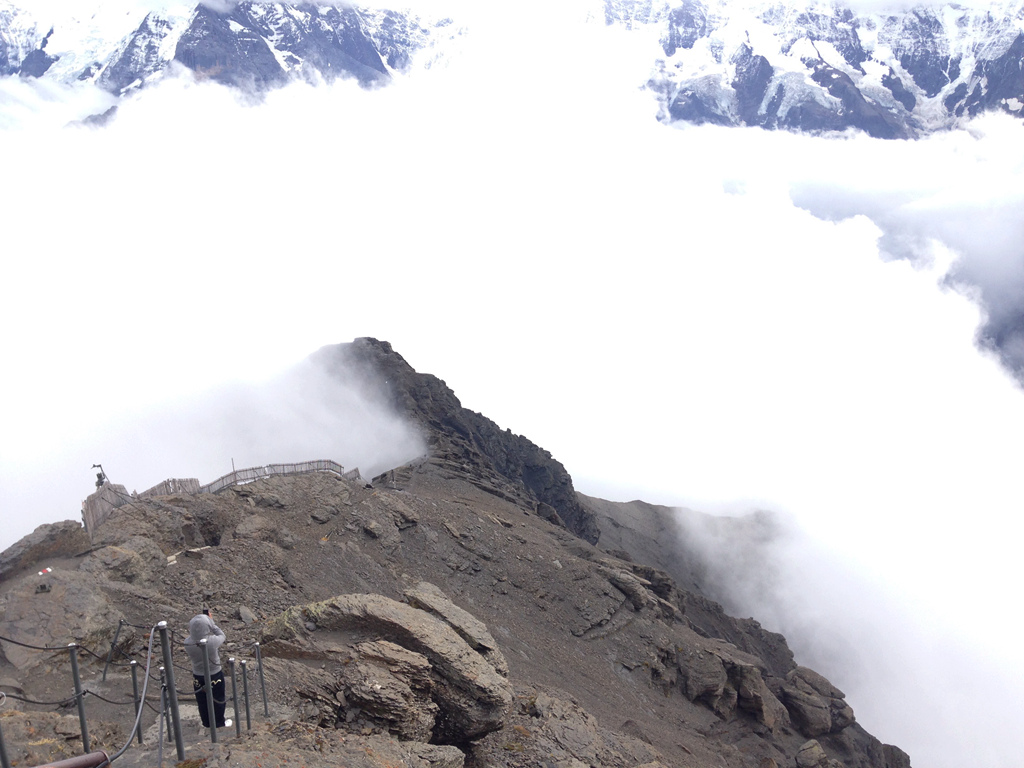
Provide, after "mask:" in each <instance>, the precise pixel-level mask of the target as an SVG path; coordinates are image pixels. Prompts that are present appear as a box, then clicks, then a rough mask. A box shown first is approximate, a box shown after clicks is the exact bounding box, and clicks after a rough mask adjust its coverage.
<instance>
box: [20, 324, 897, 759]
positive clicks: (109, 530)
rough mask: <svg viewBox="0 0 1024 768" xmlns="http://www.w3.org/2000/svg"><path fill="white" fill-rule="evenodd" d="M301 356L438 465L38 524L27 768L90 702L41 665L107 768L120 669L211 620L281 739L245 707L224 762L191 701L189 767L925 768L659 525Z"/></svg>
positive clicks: (511, 444) (147, 724)
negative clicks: (245, 723)
mask: <svg viewBox="0 0 1024 768" xmlns="http://www.w3.org/2000/svg"><path fill="white" fill-rule="evenodd" d="M312 361H313V363H314V364H315V366H317V367H319V368H321V369H322V370H326V371H329V372H332V373H333V374H335V375H339V376H345V377H346V380H347V381H349V382H352V381H358V382H359V386H362V387H366V388H372V389H373V390H374V391H375V392H377V393H383V395H382V396H383V397H384V398H386V400H387V401H389V402H390V403H391V405H392V407H393V408H394V410H395V411H396V412H397V413H399V414H401V415H403V416H404V417H406V418H408V419H410V420H411V421H413V423H415V424H417V425H418V426H419V427H420V429H421V431H422V432H423V435H424V438H425V442H426V443H427V444H428V446H429V448H428V451H427V454H426V455H425V456H424V457H422V458H420V459H418V460H416V461H414V462H411V463H409V464H406V465H403V466H401V467H396V468H395V469H394V470H391V471H388V472H386V473H384V474H382V475H380V476H378V477H376V478H374V479H373V481H372V482H369V483H367V482H365V481H363V480H361V479H359V478H357V477H355V476H354V475H351V474H350V475H347V476H346V475H341V474H338V473H335V472H312V473H307V474H301V475H278V476H268V477H264V478H261V479H257V480H255V481H252V482H248V483H245V484H240V485H233V486H229V487H227V488H224V489H222V490H220V491H219V492H217V493H196V494H192V493H184V492H181V493H172V494H168V495H161V496H144V497H133V498H131V500H130V501H127V502H126V503H125V504H123V505H122V506H120V507H118V508H116V509H114V510H113V511H112V512H111V513H110V516H109V517H108V518H107V519H106V520H105V521H104V522H103V523H102V524H100V525H98V526H96V527H95V528H94V530H92V531H91V532H90V533H86V531H85V530H84V529H83V528H82V527H81V526H80V525H79V524H78V523H77V522H74V521H66V522H62V523H54V524H47V525H43V526H40V527H39V528H38V529H37V530H36V531H35V532H34V533H33V534H31V535H29V536H28V537H25V538H24V539H22V540H21V541H20V542H18V543H17V544H16V545H14V546H13V547H11V548H9V549H8V550H7V551H5V552H4V553H2V554H0V690H3V691H4V692H5V693H8V694H10V696H9V697H8V699H7V701H6V702H5V703H4V704H3V706H2V707H0V726H2V728H3V733H4V736H5V739H6V743H7V750H8V753H9V755H10V757H11V760H12V765H17V766H26V765H28V766H31V765H37V764H40V763H43V762H45V761H48V760H51V759H54V758H57V757H62V756H67V755H70V754H73V753H76V752H80V751H81V749H82V743H81V735H80V731H79V729H78V727H77V726H78V718H77V717H76V716H75V715H74V709H73V706H72V707H70V708H69V707H67V706H65V707H63V708H62V707H59V706H58V707H55V706H42V705H34V704H28V703H25V702H24V701H20V700H19V699H29V700H32V701H54V700H66V699H67V696H68V693H69V690H70V687H71V683H70V678H69V673H68V666H69V661H68V655H67V654H66V653H64V652H62V651H61V652H50V651H38V650H35V649H34V648H29V647H26V646H40V647H50V648H63V647H64V646H66V644H67V643H69V642H72V641H74V642H78V643H81V644H82V645H83V646H85V647H86V648H87V649H89V651H91V653H92V654H95V655H89V654H87V653H86V652H85V651H83V652H82V654H81V655H82V675H83V680H84V683H83V684H84V687H85V688H86V689H87V690H89V691H90V694H89V695H87V696H86V702H87V712H88V722H89V726H90V732H91V734H92V740H93V743H92V748H93V749H97V748H103V749H107V750H111V751H112V750H114V749H117V748H119V747H121V746H122V745H123V744H124V743H125V741H126V740H127V738H128V735H129V730H130V727H131V726H130V723H131V716H130V714H126V705H125V702H126V701H127V702H129V703H130V701H131V697H130V692H131V684H130V679H129V677H128V674H127V669H126V667H125V666H124V664H125V662H126V661H127V660H128V659H129V658H134V659H136V660H138V661H139V662H141V663H142V664H143V665H144V664H145V662H146V650H147V647H148V643H149V637H150V636H149V632H148V629H147V628H149V627H152V626H153V625H154V624H155V622H157V621H159V620H166V621H167V622H168V623H169V625H170V626H171V628H172V629H173V630H174V633H173V634H174V637H175V638H176V640H175V642H174V643H173V647H174V649H175V651H174V652H175V655H176V660H175V666H176V667H177V666H178V665H179V664H184V663H185V661H184V654H183V653H182V651H181V649H180V647H179V646H178V643H177V641H178V640H180V639H181V637H182V635H183V632H184V631H185V628H186V627H187V625H188V620H189V618H190V617H191V616H192V615H193V614H194V613H195V612H196V611H197V609H198V608H199V607H201V606H204V605H205V606H209V607H210V608H211V609H212V612H213V616H214V618H215V619H216V620H217V621H218V622H219V624H220V625H221V626H222V627H223V628H224V630H225V632H226V633H227V637H228V645H227V646H226V649H227V653H225V652H224V651H222V658H227V656H228V655H231V656H236V657H238V658H239V659H248V660H249V662H250V663H253V658H252V656H253V648H252V643H253V642H256V641H259V642H260V643H261V648H262V655H263V657H264V667H265V673H266V685H267V691H268V698H269V701H268V712H269V716H265V715H264V713H263V711H262V707H261V706H260V705H259V703H258V702H259V699H258V694H254V695H255V696H256V697H257V698H256V699H255V701H254V703H253V711H254V716H253V727H252V729H251V730H248V729H245V728H243V729H242V733H241V736H238V737H236V736H235V733H234V730H233V729H228V730H227V731H224V730H222V731H220V732H219V733H220V734H221V735H220V741H219V742H218V744H216V745H214V744H211V743H210V741H209V737H208V736H206V735H204V733H203V732H202V731H201V729H200V728H199V726H198V715H197V712H196V709H195V705H194V704H193V703H190V699H191V697H190V696H189V695H182V696H181V697H180V700H181V704H182V722H183V724H184V726H183V727H184V742H185V749H186V755H187V761H188V762H187V763H183V765H184V764H187V765H189V766H196V767H198V766H207V767H208V768H214V767H215V766H246V767H247V768H248V767H249V766H254V765H256V766H259V768H267V767H268V766H286V765H287V766H296V765H303V766H307V768H320V767H321V766H322V767H323V768H326V767H327V766H337V765H345V766H349V767H352V768H362V767H363V766H410V768H411V767H413V766H415V767H417V768H426V767H427V766H438V767H442V766H445V767H449V768H461V767H468V768H482V767H483V766H494V767H495V768H497V767H498V766H508V767H512V766H516V767H521V768H527V767H530V768H533V767H536V766H548V767H551V768H554V767H556V766H557V767H558V768H583V767H584V766H593V767H594V768H605V767H607V768H613V767H614V768H641V767H642V768H660V767H666V768H667V767H669V766H692V767H694V768H703V767H704V766H708V767H709V768H710V766H727V767H729V768H741V767H743V768H780V767H781V766H786V767H787V768H788V767H790V766H797V767H798V768H812V766H818V767H820V768H908V766H909V765H910V760H909V758H908V757H907V755H906V754H905V753H903V752H902V751H901V750H900V749H898V748H897V747H893V746H889V745H884V744H882V743H880V742H879V741H878V740H877V739H875V738H874V737H873V736H871V735H870V734H868V733H867V732H866V731H865V730H864V729H863V728H862V727H861V726H860V725H859V724H858V723H857V721H856V717H855V714H854V711H853V709H852V708H851V706H850V704H849V703H847V702H846V699H845V696H844V694H843V692H842V691H840V690H839V689H838V688H836V687H835V686H834V685H832V684H831V683H830V682H829V681H828V680H827V679H825V678H824V677H823V676H822V675H820V674H818V673H816V672H815V671H813V670H810V669H807V668H805V667H802V666H799V665H798V663H797V661H796V660H794V658H793V654H792V652H791V651H790V650H789V648H788V647H787V645H786V642H785V639H784V638H783V637H782V636H781V635H778V634H775V633H772V632H768V631H766V630H765V629H763V628H762V627H761V626H760V625H759V624H758V623H757V622H756V621H755V620H753V619H736V618H733V617H730V616H728V615H727V614H726V612H725V611H724V610H723V609H722V608H721V606H720V605H718V604H716V603H714V602H713V601H712V600H710V599H709V598H708V597H707V596H706V595H704V594H701V592H700V589H699V585H698V584H697V583H696V580H695V579H693V578H691V575H692V574H693V573H696V572H697V570H699V569H697V570H694V569H695V568H696V565H699V564H693V563H681V562H679V561H678V559H677V560H672V558H670V557H669V556H668V554H667V552H668V547H667V546H666V542H667V540H668V536H667V535H666V534H667V533H668V532H671V533H673V535H674V534H675V532H674V531H670V526H671V520H670V517H669V516H668V515H666V514H665V513H664V512H665V511H664V510H663V509H662V508H657V507H651V506H650V505H643V504H642V503H640V502H633V503H631V504H621V505H620V504H616V503H613V502H607V501H602V500H599V499H592V498H590V497H587V496H583V495H581V494H577V493H576V492H575V490H574V489H573V486H572V480H571V478H570V477H569V475H568V473H566V471H565V469H564V467H562V465H561V464H559V463H558V462H557V461H556V460H555V459H554V458H552V457H551V456H550V454H548V453H547V452H545V451H543V450H542V449H540V448H539V447H537V446H536V445H534V444H533V443H531V442H530V441H529V440H527V439H526V438H523V437H520V436H517V435H513V434H512V433H511V432H509V431H507V430H504V431H503V430H500V429H499V428H498V427H497V426H496V425H495V424H494V423H493V422H490V421H489V420H488V419H487V418H486V417H484V416H482V415H480V414H476V413H473V412H471V411H468V410H466V409H464V408H462V406H461V405H460V403H459V401H458V399H457V398H456V397H455V395H454V393H453V392H452V391H451V390H450V389H449V388H448V387H447V386H446V385H445V384H444V382H443V381H441V380H440V379H438V378H436V377H434V376H430V375H428V374H420V373H417V372H416V371H414V370H413V369H412V368H411V367H410V366H409V365H408V363H406V361H405V360H404V359H403V358H402V357H401V356H400V355H399V354H398V353H396V352H395V351H394V350H393V349H392V348H391V346H390V345H389V344H387V343H386V342H382V341H377V340H374V339H359V340H356V341H355V342H353V343H352V344H343V345H338V346H334V347H327V348H324V349H322V350H320V351H319V352H317V353H316V354H314V355H313V356H312ZM353 372H355V374H356V375H355V376H354V377H353ZM652 536H653V537H654V538H655V539H657V540H660V542H661V544H662V546H661V548H660V549H658V548H652V547H650V546H649V543H650V541H651V538H652ZM648 549H652V552H651V553H650V555H649V554H648V552H647V551H646V550H648ZM653 550H656V551H653ZM683 551H685V549H684V550H683ZM656 561H657V562H656ZM662 561H663V562H662ZM44 568H50V569H52V570H50V571H48V572H45V571H44ZM669 570H672V573H670V572H669ZM41 572H42V573H41ZM115 638H116V642H115ZM112 643H114V645H113V646H112ZM111 647H113V648H114V649H115V651H116V652H115V653H114V655H113V658H112V663H111V666H110V669H109V674H108V675H107V677H106V679H105V680H104V679H103V675H102V672H103V667H104V662H105V655H106V652H107V651H108V650H109V649H110V648H111ZM250 669H252V667H250ZM176 674H177V676H178V678H177V684H176V687H177V688H178V689H179V690H180V689H182V688H183V687H186V686H187V681H188V670H187V668H186V669H183V670H179V671H177V672H176ZM183 680H184V681H185V682H184V684H183V683H182V681H183ZM249 680H250V683H249V684H250V687H252V688H253V690H254V691H255V690H258V689H257V688H255V686H256V685H257V683H256V680H255V678H254V677H253V675H252V674H251V673H250V675H249ZM15 697H18V698H17V699H16V698H15ZM148 701H149V702H150V703H151V704H155V703H156V702H158V699H155V698H154V696H153V693H152V690H150V693H149V696H148ZM130 711H132V710H130V704H129V712H130ZM142 722H143V728H144V730H145V736H144V739H143V743H142V744H141V745H136V746H134V747H132V748H131V749H129V750H128V751H127V752H126V753H125V754H124V756H123V757H121V758H119V759H118V760H117V764H120V765H123V766H126V767H127V766H144V765H145V766H149V765H154V764H156V761H157V759H158V752H159V750H160V746H159V744H158V742H159V736H160V725H159V723H158V722H157V717H156V714H155V712H154V710H152V709H150V708H144V709H143V720H142ZM163 749H164V750H166V752H167V755H168V756H170V755H172V754H173V750H174V745H173V744H165V745H164V747H163ZM167 759H169V758H167Z"/></svg>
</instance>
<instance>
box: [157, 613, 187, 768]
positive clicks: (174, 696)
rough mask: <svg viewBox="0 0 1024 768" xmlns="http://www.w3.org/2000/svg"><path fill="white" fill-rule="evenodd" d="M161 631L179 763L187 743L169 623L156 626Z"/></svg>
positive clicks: (168, 694) (169, 707)
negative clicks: (176, 684)
mask: <svg viewBox="0 0 1024 768" xmlns="http://www.w3.org/2000/svg"><path fill="white" fill-rule="evenodd" d="M156 626H157V629H159V630H160V647H161V648H162V649H163V652H164V668H165V669H166V670H167V705H168V709H170V710H171V726H172V730H173V731H174V747H175V749H176V750H177V751H178V762H179V763H180V762H181V761H182V760H184V759H185V742H184V740H182V738H181V718H180V717H179V716H178V692H177V690H175V687H174V657H173V656H171V639H170V637H168V635H167V622H166V621H161V622H160V623H159V624H157V625H156Z"/></svg>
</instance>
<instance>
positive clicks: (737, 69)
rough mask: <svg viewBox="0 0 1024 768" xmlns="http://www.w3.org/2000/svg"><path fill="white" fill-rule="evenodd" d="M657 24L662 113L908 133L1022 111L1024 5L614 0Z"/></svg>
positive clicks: (609, 16) (614, 14)
mask: <svg viewBox="0 0 1024 768" xmlns="http://www.w3.org/2000/svg"><path fill="white" fill-rule="evenodd" d="M605 8H606V13H605V20H606V22H607V23H608V24H616V25H622V26H624V27H626V28H629V29H636V28H638V27H647V28H650V27H652V26H653V27H654V28H655V29H657V30H659V32H660V35H659V42H660V47H661V51H660V52H658V54H657V55H655V73H654V75H653V76H652V78H651V80H650V82H649V84H648V85H649V87H650V88H651V89H652V90H653V91H654V92H655V93H657V94H658V97H659V101H660V105H661V118H662V119H663V120H665V121H667V122H672V121H676V120H680V121H686V122H697V123H705V122H707V123H717V124H723V125H759V126H762V127H766V128H790V129H797V130H804V131H814V132H818V131H842V130H846V129H849V128H859V129H861V130H864V131H866V132H867V133H869V134H871V135H873V136H877V137H880V138H906V137H912V136H917V135H921V134H922V133H926V132H929V131H933V130H938V129H943V128H949V127H953V126H955V125H956V124H958V123H959V122H961V121H962V120H963V119H964V118H965V117H970V116H973V115H976V114H978V113H980V112H983V111H987V110H991V109H1000V110H1003V111H1006V112H1009V113H1011V114H1015V115H1021V114H1022V109H1024V4H1022V3H1021V2H1019V1H1018V2H1014V3H1003V4H993V5H992V6H989V7H986V8H983V9H980V8H970V7H967V6H963V5H958V4H952V3H949V4H945V5H941V6H918V7H916V8H913V9H911V10H906V11H894V12H882V11H873V12H858V11H855V10H851V8H849V7H846V6H843V5H839V4H826V3H815V4H809V5H805V4H795V3H781V2H771V1H770V0H765V1H763V2H756V1H755V2H749V3H733V2H725V0H708V1H707V2H705V1H704V0H682V1H681V2H680V1H679V0H675V1H673V0H663V1H659V0H655V1H654V2H643V3H641V2H633V1H632V0H607V2H606V5H605Z"/></svg>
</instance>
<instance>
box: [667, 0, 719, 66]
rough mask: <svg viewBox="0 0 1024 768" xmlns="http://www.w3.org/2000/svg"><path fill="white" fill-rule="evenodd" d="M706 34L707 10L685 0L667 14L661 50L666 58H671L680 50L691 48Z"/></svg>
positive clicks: (691, 1) (692, 0)
mask: <svg viewBox="0 0 1024 768" xmlns="http://www.w3.org/2000/svg"><path fill="white" fill-rule="evenodd" d="M707 33H708V15H707V9H706V8H705V7H704V6H703V5H701V4H700V3H698V2H694V0H685V2H684V3H683V4H682V5H680V6H678V7H676V8H673V9H672V10H671V11H670V12H669V15H668V32H667V33H666V34H665V36H664V37H663V38H662V41H661V47H662V50H663V51H665V55H666V56H671V55H672V54H674V53H675V52H676V51H678V50H679V49H680V48H685V49H690V48H693V44H694V43H696V42H697V41H698V40H699V39H700V38H702V37H704V36H705V35H707Z"/></svg>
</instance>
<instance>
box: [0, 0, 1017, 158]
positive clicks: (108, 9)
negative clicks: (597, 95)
mask: <svg viewBox="0 0 1024 768" xmlns="http://www.w3.org/2000/svg"><path fill="white" fill-rule="evenodd" d="M225 5H229V6H231V7H230V10H225V9H221V10H220V11H217V10H213V9H212V8H211V7H208V6H207V5H203V4H198V3H177V4H171V3H169V4H168V5H167V6H166V7H164V8H162V9H161V10H153V11H149V12H146V10H145V9H143V8H142V7H141V6H138V7H137V8H136V7H135V6H132V7H133V9H134V10H131V11H128V12H124V10H123V9H121V8H119V6H118V5H117V3H114V5H113V6H111V3H110V0H107V2H105V3H96V4H95V6H94V7H90V8H89V10H82V11H78V12H76V14H74V15H71V16H68V15H66V14H65V15H64V16H59V17H58V16H54V15H52V14H51V15H49V16H48V15H46V13H45V12H42V11H40V10H38V9H29V8H28V6H22V5H21V4H20V3H17V4H16V3H14V2H11V0H0V75H13V74H19V75H21V76H23V77H32V78H39V77H45V78H48V79H53V80H57V81H60V82H64V83H73V82H78V81H88V82H95V83H96V84H98V85H100V86H101V87H103V88H104V89H106V90H109V91H111V92H113V93H117V94H123V93H127V92H129V91H132V90H134V89H135V88H137V87H139V86H140V85H142V84H144V83H146V82H149V81H152V80H153V79H156V78H160V77H162V76H163V75H164V74H165V73H166V72H168V71H173V69H174V68H175V67H185V68H187V69H190V70H192V71H194V72H196V73H198V74H200V75H201V76H203V77H210V78H212V79H214V80H217V81H219V82H223V83H227V84H232V85H237V86H242V87H246V88H250V89H256V90H261V89H265V88H269V87H273V86H277V85H280V84H282V83H285V82H288V81H290V80H295V79H302V80H306V81H309V82H320V81H324V80H326V81H331V80H334V79H336V78H338V77H352V78H356V79H357V80H358V81H359V82H361V83H362V84H364V85H374V84H381V83H386V82H387V81H388V80H389V79H390V78H391V77H392V76H393V75H394V74H395V73H398V72H403V71H406V70H407V69H408V68H409V66H410V65H411V62H412V61H413V59H414V58H416V57H419V58H420V60H421V63H422V64H423V65H425V66H429V65H430V64H431V63H432V62H436V61H437V60H443V59H445V58H446V57H447V56H448V55H449V51H450V49H451V47H452V45H451V44H452V41H453V40H456V39H457V38H458V37H459V36H460V35H461V34H463V32H464V31H465V30H462V29H461V28H459V27H458V26H457V25H455V24H453V23H452V20H451V19H440V20H428V19H425V18H423V17H420V16H417V15H414V14H412V13H410V12H407V11H398V10H380V9H367V8H359V7H352V6H348V5H341V4H339V5H337V6H332V5H319V4H311V3H264V2H253V1H252V0H244V2H239V3H227V4H225ZM592 15H593V18H594V20H595V21H596V22H597V23H600V21H602V20H603V21H604V22H605V23H607V24H612V25H617V26H621V27H625V28H627V29H631V30H634V31H646V32H653V34H652V35H649V36H650V37H651V40H652V42H651V48H650V56H651V77H650V79H649V82H648V83H647V87H648V88H649V89H650V90H651V92H652V93H653V94H654V96H655V97H656V98H657V100H658V102H659V104H660V117H661V119H662V120H664V121H666V122H674V121H682V122H691V123H715V124H721V125H753V126H761V127H764V128H784V129H791V130H799V131H807V132H813V133H818V132H834V131H844V130H847V129H851V128H853V129H859V130H862V131H864V132H866V133H868V134H870V135H871V136H875V137H879V138H886V139H892V138H909V137H914V136H919V135H922V134H924V133H928V132H930V131H935V130H940V129H945V128H949V127H952V126H955V125H958V124H960V123H961V122H963V121H964V120H965V119H967V118H970V117H972V116H974V115H977V114H979V113H981V112H985V111H988V110H1001V111H1004V112H1008V113H1011V114H1014V115H1018V116H1020V115H1022V114H1024V3H1022V2H1021V1H1020V0H1012V1H1011V2H1003V3H997V4H993V5H991V6H989V7H987V8H985V9H984V10H979V9H976V8H970V7H966V6H962V5H958V4H954V3H948V4H945V5H929V6H919V7H916V8H912V9H902V8H894V10H892V11H889V12H882V11H874V12H867V11H861V10H857V9H855V8H852V7H849V6H846V5H843V4H840V3H828V4H826V3H807V2H795V1H794V0H784V1H782V2H780V1H779V0H744V2H726V1H725V0H604V5H603V8H602V7H601V6H600V4H599V3H595V10H594V11H593V14H592ZM602 17H603V18H602ZM537 23H539V24H541V23H545V22H544V21H543V20H538V22H537ZM468 33H469V34H471V33H472V30H468Z"/></svg>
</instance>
